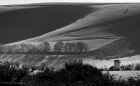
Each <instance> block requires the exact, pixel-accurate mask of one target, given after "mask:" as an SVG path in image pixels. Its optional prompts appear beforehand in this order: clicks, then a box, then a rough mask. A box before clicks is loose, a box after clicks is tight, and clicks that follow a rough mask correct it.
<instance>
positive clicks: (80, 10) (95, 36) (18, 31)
mask: <svg viewBox="0 0 140 86" xmlns="http://www.w3.org/2000/svg"><path fill="white" fill-rule="evenodd" d="M139 37H140V3H113V4H111V3H106V4H105V3H104V4H103V3H98V4H97V3H96V4H95V3H38V4H24V5H1V6H0V44H1V45H0V61H1V62H2V63H1V64H3V63H5V61H6V62H7V61H8V62H9V64H15V63H16V64H18V65H19V66H20V67H21V66H25V67H28V68H33V67H38V66H40V65H42V66H43V67H44V68H46V67H49V68H54V69H55V70H59V69H61V68H64V64H65V63H66V64H67V63H72V62H75V61H82V62H83V63H84V64H90V65H91V66H93V67H97V68H99V69H100V68H103V67H105V66H106V67H107V69H109V68H111V67H112V66H113V65H114V60H120V61H121V63H120V66H122V65H123V66H125V68H124V70H125V72H124V71H121V72H120V73H121V74H120V75H124V77H128V76H131V75H132V76H136V73H140V72H139V71H137V72H135V71H136V70H140V38H139ZM7 64H8V63H7ZM113 70H115V69H113ZM126 70H129V72H127V71H126ZM130 71H133V74H131V73H132V72H130ZM110 72H111V71H110ZM115 72H116V71H113V72H111V73H115ZM126 72H127V73H126ZM117 74H119V72H118V71H117ZM27 86H29V84H28V85H27ZM32 86H35V85H32ZM36 86H38V85H36ZM40 86H42V85H40ZM48 86H52V84H51V85H48ZM54 86H57V85H54ZM60 86H70V85H65V84H64V85H63V84H62V83H61V85H60ZM72 86H86V85H85V84H80V85H76V84H73V85H72ZM87 86H93V84H91V85H87ZM95 86H98V85H95ZM106 86H109V85H106ZM112 86H114V85H112ZM119 86H121V85H119ZM124 86H128V85H124ZM135 86H137V85H135Z"/></svg>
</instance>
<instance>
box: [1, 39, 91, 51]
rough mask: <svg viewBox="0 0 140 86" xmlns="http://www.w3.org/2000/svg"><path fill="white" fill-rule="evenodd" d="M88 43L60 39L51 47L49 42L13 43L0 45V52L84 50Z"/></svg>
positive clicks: (86, 49)
mask: <svg viewBox="0 0 140 86" xmlns="http://www.w3.org/2000/svg"><path fill="white" fill-rule="evenodd" d="M88 50H89V48H88V45H87V44H86V43H83V42H73V43H68V42H67V43H64V42H62V41H59V42H56V43H55V44H54V46H53V48H51V46H50V43H49V42H43V43H40V44H39V45H33V44H13V45H0V53H47V52H56V53H62V52H63V53H64V52H86V51H88Z"/></svg>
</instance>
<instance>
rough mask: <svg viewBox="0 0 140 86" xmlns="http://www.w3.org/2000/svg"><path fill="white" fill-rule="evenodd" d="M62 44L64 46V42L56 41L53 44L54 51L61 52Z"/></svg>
mask: <svg viewBox="0 0 140 86" xmlns="http://www.w3.org/2000/svg"><path fill="white" fill-rule="evenodd" d="M63 46H64V43H63V42H62V41H60V42H57V43H56V44H55V45H54V51H55V52H62V50H63Z"/></svg>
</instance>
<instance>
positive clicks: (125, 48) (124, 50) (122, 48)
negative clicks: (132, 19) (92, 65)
mask: <svg viewBox="0 0 140 86" xmlns="http://www.w3.org/2000/svg"><path fill="white" fill-rule="evenodd" d="M131 47H132V46H131V42H130V41H128V40H127V39H126V38H121V39H119V40H116V41H113V42H111V43H109V44H106V45H104V46H101V47H99V48H98V49H96V50H93V51H90V54H91V55H93V56H95V57H97V58H112V59H113V58H120V57H124V56H131V55H134V54H136V53H137V52H136V51H135V49H133V48H131Z"/></svg>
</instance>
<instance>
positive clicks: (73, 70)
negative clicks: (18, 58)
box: [0, 61, 140, 86]
mask: <svg viewBox="0 0 140 86" xmlns="http://www.w3.org/2000/svg"><path fill="white" fill-rule="evenodd" d="M17 66H18V64H14V63H13V64H12V63H10V62H4V63H2V64H1V65H0V85H1V86H139V85H140V79H139V78H132V77H130V78H129V79H128V80H121V79H119V80H116V79H115V77H114V76H113V75H110V74H109V73H108V72H107V73H102V69H97V68H94V67H93V66H91V65H88V64H83V63H82V62H81V61H80V62H79V61H78V62H77V61H75V62H73V63H66V64H65V65H64V68H62V69H59V70H54V69H53V68H48V67H47V68H41V66H39V67H32V68H31V70H30V69H29V68H27V67H24V66H23V67H22V68H18V67H17ZM37 68H38V69H37ZM35 70H39V71H38V72H37V73H34V71H35Z"/></svg>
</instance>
